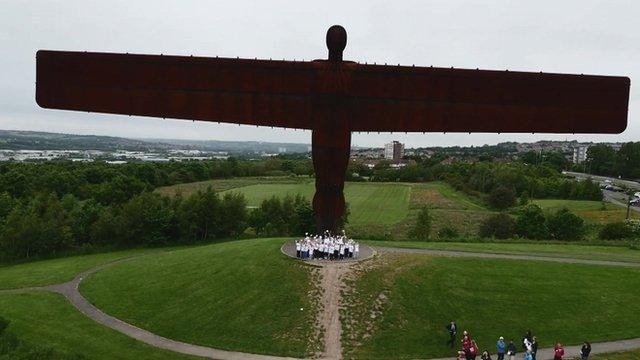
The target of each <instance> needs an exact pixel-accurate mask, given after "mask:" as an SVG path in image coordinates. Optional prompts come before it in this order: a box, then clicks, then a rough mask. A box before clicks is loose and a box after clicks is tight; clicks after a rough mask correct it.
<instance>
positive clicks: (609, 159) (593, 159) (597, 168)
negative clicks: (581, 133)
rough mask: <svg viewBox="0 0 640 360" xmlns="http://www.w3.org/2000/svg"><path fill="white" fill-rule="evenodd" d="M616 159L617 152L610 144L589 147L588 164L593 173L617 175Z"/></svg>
mask: <svg viewBox="0 0 640 360" xmlns="http://www.w3.org/2000/svg"><path fill="white" fill-rule="evenodd" d="M615 159H616V152H615V150H613V148H612V147H611V146H609V145H605V144H597V145H593V146H591V147H589V149H587V160H586V165H587V166H588V168H589V171H590V173H592V174H597V175H611V176H616V175H615V174H614V170H615Z"/></svg>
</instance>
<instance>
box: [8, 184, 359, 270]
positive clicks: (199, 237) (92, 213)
mask: <svg viewBox="0 0 640 360" xmlns="http://www.w3.org/2000/svg"><path fill="white" fill-rule="evenodd" d="M346 221H347V220H346V216H345V218H344V219H343V224H344V223H346ZM249 227H250V228H252V229H253V231H254V233H255V234H256V235H258V236H291V235H300V234H303V233H305V232H310V233H311V232H315V218H314V213H313V209H312V207H311V204H310V203H309V201H308V200H307V199H305V198H304V197H301V196H296V197H290V196H286V197H284V198H282V199H280V198H277V197H273V198H270V199H267V200H264V201H263V202H262V204H261V205H260V206H259V207H258V208H256V209H254V210H251V211H249V210H248V209H247V202H246V200H245V198H244V196H243V195H242V194H240V193H226V194H224V196H220V195H218V194H217V193H215V192H214V191H213V190H211V188H209V189H207V190H205V191H200V192H197V193H195V194H193V195H191V196H189V197H182V196H177V197H173V198H169V197H166V196H162V195H159V194H157V193H153V192H143V193H141V194H138V195H134V196H133V197H132V198H131V199H129V200H128V201H126V202H125V203H124V204H121V205H118V204H116V205H104V204H101V203H100V202H98V201H96V200H94V199H88V200H79V199H78V198H77V197H75V196H74V195H71V194H69V195H65V196H63V197H62V198H58V196H57V195H56V194H54V193H41V194H38V195H36V196H34V197H32V198H28V199H14V198H12V197H11V196H10V195H9V194H8V193H2V194H0V260H1V261H4V262H7V261H15V260H21V259H32V258H41V257H50V256H58V255H60V254H65V253H68V252H77V251H81V250H83V249H85V250H89V251H90V250H93V249H94V248H105V247H106V248H128V247H139V246H165V245H176V244H193V243H199V242H209V241H215V240H218V239H226V238H236V237H239V236H242V235H243V233H245V230H247V228H249Z"/></svg>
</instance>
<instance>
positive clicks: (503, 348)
mask: <svg viewBox="0 0 640 360" xmlns="http://www.w3.org/2000/svg"><path fill="white" fill-rule="evenodd" d="M505 352H507V344H505V342H504V338H503V337H502V336H500V339H498V342H497V343H496V353H497V354H498V360H504V353H505Z"/></svg>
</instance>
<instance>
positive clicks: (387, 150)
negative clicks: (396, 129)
mask: <svg viewBox="0 0 640 360" xmlns="http://www.w3.org/2000/svg"><path fill="white" fill-rule="evenodd" d="M402 156H404V144H402V143H400V142H398V141H395V140H394V141H393V142H390V143H388V144H385V145H384V158H385V159H387V160H393V162H400V161H401V160H402Z"/></svg>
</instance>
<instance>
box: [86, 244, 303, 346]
mask: <svg viewBox="0 0 640 360" xmlns="http://www.w3.org/2000/svg"><path fill="white" fill-rule="evenodd" d="M283 242H284V239H259V240H242V241H234V242H227V243H220V244H214V245H208V246H200V247H194V248H189V249H183V250H175V251H170V252H164V253H159V254H157V255H154V256H152V257H143V258H140V259H136V260H132V261H130V262H126V263H123V264H119V265H117V266H114V267H110V268H107V269H105V270H102V271H100V272H97V273H95V274H93V275H92V276H91V277H89V278H88V279H86V280H85V281H83V282H82V284H81V286H80V291H81V292H82V293H83V294H84V295H85V296H86V297H87V298H88V299H89V300H90V301H91V302H92V303H93V304H95V305H96V306H97V307H98V308H100V309H101V310H103V311H105V312H106V313H108V314H110V315H113V316H115V317H117V318H120V319H122V320H124V321H127V322H129V323H132V324H134V325H136V326H139V327H141V328H144V329H147V330H150V331H152V332H154V333H157V334H159V335H161V336H165V337H168V338H171V339H176V340H181V341H184V342H188V343H194V344H200V345H205V346H211V347H215V348H221V349H227V350H236V351H244V352H253V353H263V354H277V355H287V356H299V357H301V356H307V355H310V350H309V349H310V345H311V344H312V343H315V342H314V341H313V339H314V336H313V322H314V319H315V317H316V308H315V306H314V305H313V300H312V298H311V295H310V292H311V291H312V290H313V289H312V287H311V284H312V281H311V279H310V277H311V276H312V274H311V269H312V267H310V266H307V265H305V264H301V263H299V262H297V261H295V260H294V259H291V258H288V257H287V256H285V255H283V254H282V253H280V246H281V245H282V244H283ZM301 309H303V310H301Z"/></svg>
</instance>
